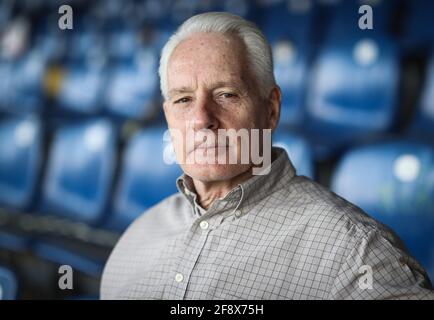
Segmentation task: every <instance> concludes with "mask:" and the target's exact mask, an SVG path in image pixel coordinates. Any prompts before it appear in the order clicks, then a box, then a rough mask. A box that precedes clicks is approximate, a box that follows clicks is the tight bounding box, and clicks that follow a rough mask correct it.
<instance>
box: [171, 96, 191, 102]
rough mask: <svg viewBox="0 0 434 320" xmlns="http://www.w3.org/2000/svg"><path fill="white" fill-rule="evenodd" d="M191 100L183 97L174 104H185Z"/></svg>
mask: <svg viewBox="0 0 434 320" xmlns="http://www.w3.org/2000/svg"><path fill="white" fill-rule="evenodd" d="M190 100H191V99H190V98H188V97H183V98H181V99H178V100H176V101H175V102H174V103H187V102H189V101H190Z"/></svg>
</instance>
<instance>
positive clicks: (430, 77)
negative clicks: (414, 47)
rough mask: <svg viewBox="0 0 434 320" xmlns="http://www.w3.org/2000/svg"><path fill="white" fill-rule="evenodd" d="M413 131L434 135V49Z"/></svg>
mask: <svg viewBox="0 0 434 320" xmlns="http://www.w3.org/2000/svg"><path fill="white" fill-rule="evenodd" d="M433 43H434V42H433ZM411 131H412V132H413V133H415V134H420V135H424V136H431V137H433V136H434V51H433V52H432V54H431V59H430V62H429V66H428V70H427V71H426V78H425V84H424V86H423V89H422V96H421V100H420V104H419V108H418V110H417V111H416V115H415V119H414V121H413V123H412V128H411Z"/></svg>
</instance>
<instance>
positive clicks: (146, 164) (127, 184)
mask: <svg viewBox="0 0 434 320" xmlns="http://www.w3.org/2000/svg"><path fill="white" fill-rule="evenodd" d="M164 132H165V131H164V130H163V129H162V128H149V129H145V130H142V131H140V132H138V133H137V134H136V135H135V136H133V137H132V139H131V141H130V142H129V143H128V146H127V148H126V150H125V152H124V157H123V162H122V165H121V174H120V179H119V182H118V185H117V188H116V193H115V197H114V204H113V210H112V211H113V214H112V216H111V219H110V220H111V221H109V222H108V225H111V226H115V227H116V228H117V229H124V228H125V227H126V226H127V225H128V224H129V223H131V221H133V220H134V219H135V218H136V217H137V216H139V215H140V214H141V213H143V211H144V210H146V209H148V208H150V207H151V206H153V205H154V204H156V203H157V202H159V201H161V200H162V199H164V198H166V197H167V196H169V195H171V194H173V193H176V192H177V188H176V179H177V178H178V177H179V176H180V175H181V174H182V170H181V168H180V167H179V165H177V164H171V165H169V164H166V162H165V161H164V158H163V157H168V158H167V159H173V150H172V148H171V144H170V142H168V140H163V137H165V136H164ZM166 138H167V136H166Z"/></svg>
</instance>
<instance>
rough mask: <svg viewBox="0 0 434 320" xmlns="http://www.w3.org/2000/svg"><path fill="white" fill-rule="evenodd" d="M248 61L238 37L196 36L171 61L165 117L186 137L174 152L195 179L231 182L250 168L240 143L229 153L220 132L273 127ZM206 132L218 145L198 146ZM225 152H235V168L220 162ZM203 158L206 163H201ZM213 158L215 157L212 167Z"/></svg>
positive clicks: (177, 143)
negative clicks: (218, 133) (220, 138)
mask: <svg viewBox="0 0 434 320" xmlns="http://www.w3.org/2000/svg"><path fill="white" fill-rule="evenodd" d="M245 57H246V52H245V48H244V45H243V44H242V43H241V42H240V41H239V40H238V39H237V38H235V37H234V36H228V35H223V34H219V33H198V34H195V35H193V36H192V37H190V38H188V39H186V40H184V41H182V42H181V43H180V44H179V45H178V46H177V47H176V49H175V50H174V52H173V53H172V55H171V57H170V60H169V64H168V69H167V81H168V83H167V84H168V94H167V99H166V101H165V102H164V112H165V116H166V120H167V123H168V126H169V129H172V130H173V129H175V130H176V131H177V132H180V133H181V134H182V137H183V140H184V141H179V140H180V139H176V138H175V139H174V141H173V142H174V149H175V153H176V156H177V159H178V161H179V162H180V163H181V166H182V168H183V170H184V172H185V173H186V174H187V175H189V176H190V177H192V178H193V179H196V180H201V181H208V182H209V181H222V180H228V179H231V178H233V177H235V176H237V175H239V174H241V173H243V172H245V171H247V170H249V169H250V168H251V164H250V163H245V162H243V163H241V162H242V161H241V159H240V156H241V152H240V150H241V148H242V146H241V139H237V140H235V141H232V142H235V143H229V145H232V149H230V148H229V147H228V144H225V145H223V144H219V143H218V141H217V140H218V139H217V132H218V130H219V129H235V130H237V131H238V130H239V129H248V130H249V129H253V128H257V129H265V128H270V123H269V116H268V114H269V113H268V111H267V110H268V108H267V106H266V105H264V103H265V100H264V99H261V98H260V96H259V94H258V88H257V83H256V81H254V79H253V77H252V76H251V74H252V73H251V71H250V70H249V66H248V64H247V61H246V58H245ZM188 130H191V131H190V133H191V132H192V131H193V132H195V133H197V136H196V141H188V139H190V140H191V139H192V138H191V137H192V136H191V135H190V133H187V132H188ZM205 131H206V132H207V133H209V132H213V133H214V134H215V137H216V139H215V143H208V146H207V147H204V146H202V147H198V144H200V143H201V142H202V141H203V135H202V136H200V134H201V133H202V134H203V133H204V132H205ZM210 141H211V140H208V142H210ZM186 142H187V143H186ZM210 144H211V146H210ZM189 145H190V146H189ZM222 151H225V152H226V154H229V153H230V152H236V157H237V163H236V164H229V163H226V164H224V163H223V164H222V163H221V161H220V162H219V161H218V156H219V155H221V154H222V153H223V152H222ZM204 158H205V159H207V160H208V161H205V163H204V161H202V162H201V161H198V159H204ZM210 158H215V161H214V163H212V162H213V161H209V160H210ZM198 162H199V163H198ZM224 162H227V161H224Z"/></svg>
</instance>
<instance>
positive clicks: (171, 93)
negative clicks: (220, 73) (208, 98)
mask: <svg viewBox="0 0 434 320" xmlns="http://www.w3.org/2000/svg"><path fill="white" fill-rule="evenodd" d="M233 86H237V87H242V86H243V85H242V84H241V83H240V82H239V81H218V82H216V83H215V84H213V86H212V87H213V89H212V90H215V89H216V88H221V87H233ZM240 89H241V88H240ZM191 92H194V89H192V88H190V87H179V88H174V89H171V90H169V93H168V97H169V98H172V97H173V96H175V95H177V94H181V93H191Z"/></svg>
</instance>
